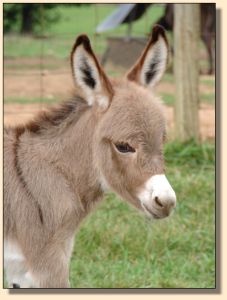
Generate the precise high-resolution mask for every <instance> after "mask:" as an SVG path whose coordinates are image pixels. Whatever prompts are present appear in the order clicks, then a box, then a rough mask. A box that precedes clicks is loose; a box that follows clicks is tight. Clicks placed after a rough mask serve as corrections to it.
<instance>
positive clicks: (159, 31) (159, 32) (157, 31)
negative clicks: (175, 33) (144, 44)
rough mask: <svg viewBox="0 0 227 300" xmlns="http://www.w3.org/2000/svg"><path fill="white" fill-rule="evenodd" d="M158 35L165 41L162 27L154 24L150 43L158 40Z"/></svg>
mask: <svg viewBox="0 0 227 300" xmlns="http://www.w3.org/2000/svg"><path fill="white" fill-rule="evenodd" d="M159 35H161V36H162V37H163V38H164V39H165V40H166V34H165V29H164V27H163V26H161V25H158V24H155V25H154V26H153V29H152V34H151V39H152V42H156V41H157V40H158V37H159Z"/></svg>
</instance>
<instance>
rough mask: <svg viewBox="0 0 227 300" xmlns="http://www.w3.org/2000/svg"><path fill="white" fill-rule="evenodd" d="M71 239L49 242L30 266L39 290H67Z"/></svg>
mask: <svg viewBox="0 0 227 300" xmlns="http://www.w3.org/2000/svg"><path fill="white" fill-rule="evenodd" d="M72 247H73V239H72V238H70V239H67V241H64V242H63V241H61V242H60V243H59V242H56V240H55V242H53V241H52V242H51V243H49V244H48V245H46V247H45V249H43V251H40V254H39V256H37V259H36V260H35V261H34V263H33V264H30V265H31V271H32V273H33V274H34V277H35V280H36V282H37V285H38V287H39V288H69V287H70V284H69V262H70V256H71V252H72Z"/></svg>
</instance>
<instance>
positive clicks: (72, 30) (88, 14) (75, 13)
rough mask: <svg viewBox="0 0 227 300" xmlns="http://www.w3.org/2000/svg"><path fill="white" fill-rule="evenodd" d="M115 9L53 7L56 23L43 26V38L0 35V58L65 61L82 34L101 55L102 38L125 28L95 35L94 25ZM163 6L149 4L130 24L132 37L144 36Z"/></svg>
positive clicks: (120, 32)
mask: <svg viewBox="0 0 227 300" xmlns="http://www.w3.org/2000/svg"><path fill="white" fill-rule="evenodd" d="M115 8H116V5H114V4H105V5H103V4H96V5H89V6H79V7H78V6H62V5H60V6H56V12H57V13H58V14H59V16H60V19H59V21H57V22H55V23H53V24H52V25H51V26H45V28H44V34H45V35H47V36H48V38H47V39H38V38H34V37H32V36H19V35H17V34H13V35H5V36H4V55H6V56H8V57H36V56H40V55H41V53H42V54H43V55H44V56H53V57H57V58H66V57H68V55H69V51H70V50H71V47H72V43H73V41H74V40H75V37H76V36H77V35H79V34H81V33H86V34H88V36H89V37H90V38H91V41H92V43H93V47H94V50H95V52H96V53H98V54H101V53H103V52H104V50H105V49H106V37H107V36H109V35H115V36H116V35H118V36H124V35H125V34H126V31H127V25H126V24H123V25H121V26H120V27H118V28H117V29H114V30H111V31H109V32H107V33H103V34H101V35H99V36H95V28H96V26H97V25H98V24H99V23H100V22H101V21H103V20H104V19H105V18H106V17H107V16H108V15H109V14H111V13H112V12H113V10H114V9H115ZM163 9H164V7H163V6H160V5H153V6H152V7H150V8H149V9H148V10H147V15H146V17H144V18H141V19H139V20H138V21H136V22H134V24H133V34H134V35H146V34H147V33H148V32H149V31H150V28H151V25H152V24H153V23H154V22H155V21H156V20H157V19H158V18H159V17H160V16H161V15H162V12H163Z"/></svg>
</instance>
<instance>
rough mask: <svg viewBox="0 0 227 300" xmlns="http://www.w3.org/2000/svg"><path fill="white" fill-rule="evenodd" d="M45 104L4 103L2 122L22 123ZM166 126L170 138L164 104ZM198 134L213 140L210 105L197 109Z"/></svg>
mask: <svg viewBox="0 0 227 300" xmlns="http://www.w3.org/2000/svg"><path fill="white" fill-rule="evenodd" d="M49 107H50V105H47V104H43V105H40V104H26V105H23V104H5V106H4V124H5V125H11V126H14V125H18V124H22V123H23V124H24V123H26V122H27V121H28V120H30V119H32V118H33V117H34V116H35V114H36V113H37V112H38V111H40V110H45V109H48V108H49ZM165 111H166V117H167V123H168V124H167V127H168V131H169V137H170V139H171V138H172V137H173V136H174V111H173V108H172V107H168V106H165ZM199 120H200V135H201V138H202V140H203V141H204V140H213V139H214V137H215V112H214V108H213V107H212V106H211V105H202V106H201V108H200V110H199Z"/></svg>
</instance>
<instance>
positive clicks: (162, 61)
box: [127, 25, 168, 87]
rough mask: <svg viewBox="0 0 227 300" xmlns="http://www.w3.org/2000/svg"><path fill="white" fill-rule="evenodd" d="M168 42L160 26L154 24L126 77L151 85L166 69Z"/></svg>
mask: <svg viewBox="0 0 227 300" xmlns="http://www.w3.org/2000/svg"><path fill="white" fill-rule="evenodd" d="M167 60H168V42H167V38H166V35H165V31H164V29H163V27H162V26H159V25H155V26H154V27H153V30H152V35H151V39H150V41H149V42H148V44H147V46H146V48H145V49H144V51H143V53H142V55H141V56H140V58H139V59H138V61H137V63H136V64H135V65H134V66H133V67H132V69H131V70H130V71H129V72H128V74H127V78H128V79H129V80H131V81H135V82H137V83H139V84H142V85H143V86H148V87H153V86H155V85H156V83H158V82H159V80H160V79H161V77H162V75H163V74H164V71H165V69H166V65H167Z"/></svg>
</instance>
